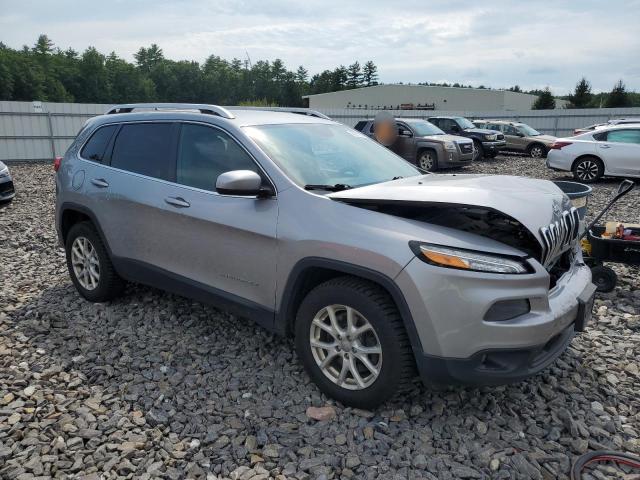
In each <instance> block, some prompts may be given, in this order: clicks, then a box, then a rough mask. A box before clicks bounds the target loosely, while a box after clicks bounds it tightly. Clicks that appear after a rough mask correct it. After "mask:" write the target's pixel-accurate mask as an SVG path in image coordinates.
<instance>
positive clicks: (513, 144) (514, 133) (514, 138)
mask: <svg viewBox="0 0 640 480" xmlns="http://www.w3.org/2000/svg"><path fill="white" fill-rule="evenodd" d="M501 127H502V132H503V133H504V139H505V140H506V142H507V148H508V149H509V150H516V151H522V150H524V147H523V145H522V143H523V141H522V137H521V136H520V135H519V133H520V132H518V129H517V128H516V127H514V126H513V125H508V124H502V125H501Z"/></svg>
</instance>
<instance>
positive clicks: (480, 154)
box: [473, 140, 485, 162]
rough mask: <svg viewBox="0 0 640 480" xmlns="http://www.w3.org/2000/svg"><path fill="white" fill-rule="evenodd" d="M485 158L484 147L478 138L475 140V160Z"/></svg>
mask: <svg viewBox="0 0 640 480" xmlns="http://www.w3.org/2000/svg"><path fill="white" fill-rule="evenodd" d="M483 158H485V153H484V147H483V146H482V143H480V142H479V141H478V140H474V141H473V161H474V162H477V161H479V160H482V159H483Z"/></svg>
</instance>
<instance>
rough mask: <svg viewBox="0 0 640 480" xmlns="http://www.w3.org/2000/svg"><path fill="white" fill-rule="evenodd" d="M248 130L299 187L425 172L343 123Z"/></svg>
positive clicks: (357, 183)
mask: <svg viewBox="0 0 640 480" xmlns="http://www.w3.org/2000/svg"><path fill="white" fill-rule="evenodd" d="M244 130H245V132H246V133H247V135H249V137H251V139H252V140H253V141H254V142H256V143H257V144H258V146H259V147H260V148H261V149H262V150H263V151H264V152H265V153H266V154H267V155H268V156H269V157H270V158H271V160H273V161H274V162H275V163H276V165H278V166H279V167H280V168H281V169H282V170H283V171H284V173H286V174H287V176H288V177H289V178H291V179H292V180H293V181H294V182H296V183H297V184H298V185H300V186H304V185H335V184H345V185H350V186H351V187H357V186H361V185H368V184H372V183H380V182H386V181H389V180H392V179H394V178H397V177H411V176H415V175H421V173H420V171H419V170H418V169H416V168H415V167H413V166H412V165H411V164H409V163H408V162H406V161H405V160H403V159H402V158H400V157H399V156H397V155H396V154H394V153H393V152H391V151H390V150H388V149H387V148H385V147H383V146H382V145H380V144H379V143H376V142H375V141H373V140H371V139H369V138H367V137H366V136H365V135H363V134H361V133H360V132H357V131H356V130H354V129H352V128H348V127H346V126H344V125H334V124H319V123H297V124H282V125H259V126H252V127H244Z"/></svg>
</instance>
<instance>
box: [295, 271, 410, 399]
mask: <svg viewBox="0 0 640 480" xmlns="http://www.w3.org/2000/svg"><path fill="white" fill-rule="evenodd" d="M295 337H296V338H295V344H296V351H297V353H298V357H299V358H300V360H301V362H302V364H303V365H304V367H305V369H306V371H307V373H308V374H309V376H310V377H311V379H312V380H313V381H314V382H315V383H316V385H318V387H319V388H320V390H322V391H323V392H324V393H325V394H327V395H329V396H330V397H333V398H335V399H336V400H339V401H340V402H342V403H343V404H345V405H349V406H352V407H357V408H365V409H371V408H374V407H376V406H377V405H379V404H381V403H382V402H384V401H385V400H387V399H389V398H390V397H391V396H393V395H394V394H395V393H396V392H397V391H398V390H399V389H400V388H401V387H403V386H404V385H405V384H406V383H407V382H408V381H409V380H410V379H411V377H412V375H413V373H414V361H413V358H412V353H411V347H410V345H409V339H408V337H407V334H406V332H405V330H404V325H403V324H402V319H401V318H400V314H399V313H398V309H397V308H396V306H395V304H394V302H393V300H392V299H391V297H390V296H389V295H388V294H387V293H386V292H385V291H384V290H383V289H382V288H380V287H379V286H378V285H376V284H374V283H372V282H369V281H366V280H362V279H359V278H355V277H349V276H345V277H339V278H335V279H332V280H329V281H327V282H325V283H323V284H321V285H319V286H317V287H316V288H314V289H313V290H312V291H311V292H309V294H308V295H307V296H306V297H305V298H304V300H303V301H302V304H301V305H300V308H299V310H298V314H297V317H296V328H295Z"/></svg>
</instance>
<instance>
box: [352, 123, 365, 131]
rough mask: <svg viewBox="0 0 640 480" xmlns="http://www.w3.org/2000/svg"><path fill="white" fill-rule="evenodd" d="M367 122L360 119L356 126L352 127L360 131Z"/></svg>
mask: <svg viewBox="0 0 640 480" xmlns="http://www.w3.org/2000/svg"><path fill="white" fill-rule="evenodd" d="M366 124H367V122H366V121H360V122H358V123H357V124H356V126H355V127H354V128H355V129H356V130H359V131H362V130H364V126H365V125H366Z"/></svg>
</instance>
